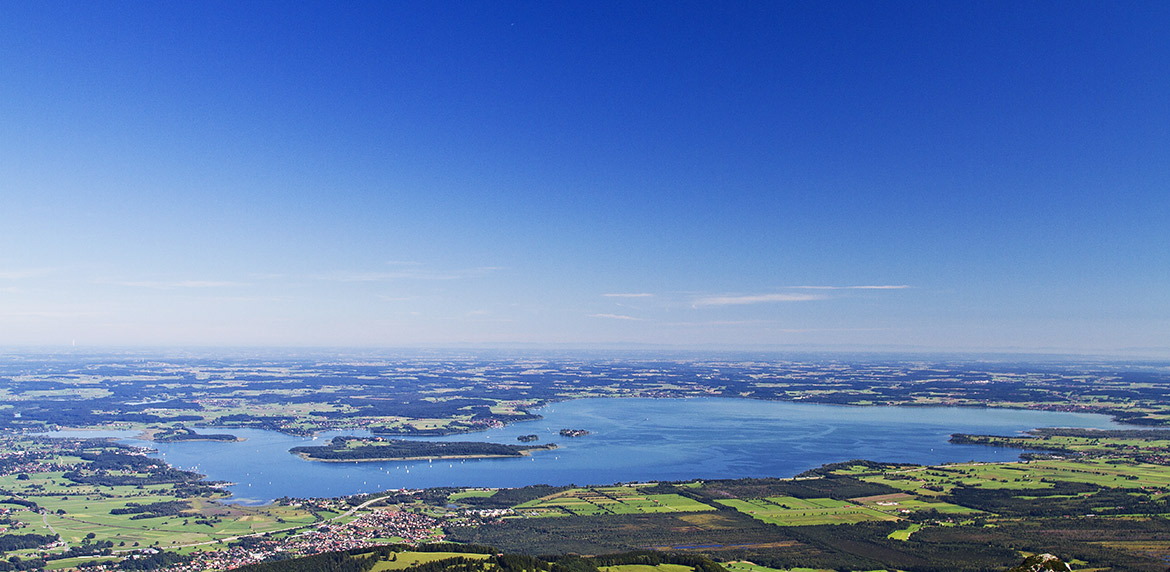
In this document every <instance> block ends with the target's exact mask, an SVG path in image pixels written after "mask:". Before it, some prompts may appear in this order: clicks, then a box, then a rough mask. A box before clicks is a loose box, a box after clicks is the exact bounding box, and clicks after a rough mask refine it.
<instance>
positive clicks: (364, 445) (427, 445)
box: [289, 436, 556, 463]
mask: <svg viewBox="0 0 1170 572" xmlns="http://www.w3.org/2000/svg"><path fill="white" fill-rule="evenodd" d="M555 448H556V445H554V444H552V443H550V444H547V445H504V444H502V443H481V442H478V441H452V442H442V441H407V440H405V439H387V438H385V437H365V438H363V437H344V436H341V437H334V438H333V440H332V441H330V442H329V444H328V445H322V446H316V447H293V448H292V449H289V452H290V453H294V454H296V455H299V456H300V457H301V458H303V459H306V460H309V461H325V462H334V463H339V462H357V461H363V462H369V461H418V460H423V459H493V458H501V457H523V456H526V455H528V454H529V453H530V452H531V451H536V450H543V449H555Z"/></svg>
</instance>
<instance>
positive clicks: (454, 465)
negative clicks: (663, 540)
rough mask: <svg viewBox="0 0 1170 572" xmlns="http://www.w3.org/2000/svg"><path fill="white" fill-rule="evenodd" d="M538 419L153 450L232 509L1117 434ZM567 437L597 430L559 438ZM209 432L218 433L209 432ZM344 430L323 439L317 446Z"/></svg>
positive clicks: (841, 409) (799, 466) (639, 408)
mask: <svg viewBox="0 0 1170 572" xmlns="http://www.w3.org/2000/svg"><path fill="white" fill-rule="evenodd" d="M535 412H536V413H539V414H541V415H543V416H544V419H541V420H537V421H530V422H524V423H517V424H513V425H509V426H507V427H503V428H500V429H492V430H489V431H484V432H482V433H472V434H464V435H455V436H451V437H443V438H434V439H428V440H445V441H452V440H454V441H492V442H499V443H509V444H515V443H517V441H516V437H517V436H519V435H524V434H532V433H535V434H537V435H539V436H540V442H541V443H549V442H555V443H557V444H558V445H560V448H558V449H556V450H552V451H538V452H536V453H534V454H533V455H532V456H531V457H525V458H520V459H484V460H467V461H458V460H456V461H446V460H444V461H439V460H435V461H434V462H428V461H413V462H402V461H399V462H375V463H322V462H313V461H306V460H303V459H301V458H300V457H297V456H296V455H293V454H290V453H289V452H288V450H289V448H291V447H295V446H297V445H304V444H306V443H310V442H311V441H312V439H310V438H302V437H292V436H289V435H284V434H281V433H275V432H271V431H260V430H241V429H233V430H231V433H233V434H236V435H238V436H240V437H243V438H244V439H246V440H245V441H243V442H238V443H216V442H192V443H152V442H147V441H138V440H135V439H123V442H125V443H128V444H133V445H141V446H147V447H153V448H155V449H157V450H158V451H159V455H160V456H161V457H162V458H164V459H166V461H167V462H168V463H170V464H172V465H175V466H178V467H182V468H186V469H195V470H197V471H199V472H200V473H203V474H206V475H207V476H208V478H209V479H214V480H223V481H230V482H233V483H237V484H236V485H234V486H232V487H231V489H230V490H231V491H232V494H233V495H234V496H233V498H232V502H238V503H244V504H254V503H263V502H267V501H269V500H271V499H274V498H277V497H281V496H292V497H331V496H342V495H350V494H354V493H360V492H375V491H381V490H386V489H397V488H404V487H405V488H423V487H436V486H485V487H518V486H524V485H531V484H538V483H545V484H552V485H564V484H581V485H583V484H608V483H615V482H631V481H648V480H685V479H696V478H698V479H721V478H739V477H789V476H792V475H795V474H797V473H800V472H802V471H805V470H807V469H811V468H814V467H818V466H820V465H823V464H825V463H832V462H837V461H844V460H849V459H857V458H864V459H871V460H880V461H902V462H911V463H921V464H933V463H943V462H952V461H969V460H976V461H1010V460H1015V459H1017V458H1018V456H1019V453H1020V451H1018V450H1012V449H999V448H993V447H985V446H977V445H952V444H950V443H948V442H947V439H948V438H949V436H950V434H951V433H984V434H1012V433H1015V432H1018V431H1024V430H1028V429H1032V428H1036V427H1093V428H1100V429H1108V428H1117V427H1123V426H1122V425H1119V424H1116V423H1113V422H1112V421H1110V420H1109V418H1107V417H1105V416H1102V415H1090V414H1081V413H1061V412H1048V411H1024V410H1010V409H974V408H951V407H847V406H834V405H815V404H803V403H783V402H774V401H756V400H745V399H726V398H697V399H579V400H574V401H568V402H563V403H556V404H552V405H549V406H547V407H544V408H541V409H539V410H536V411H535ZM563 428H573V429H587V430H589V431H591V432H592V434H590V435H588V436H585V437H578V438H567V437H561V436H560V435H558V434H557V433H558V431H559V430H560V429H563ZM216 431H219V432H223V430H219V429H217V430H216ZM338 434H346V435H354V434H357V435H362V434H363V433H362V432H352V431H350V432H341V433H328V434H323V435H321V436H320V437H319V438H318V440H317V443H322V442H323V441H324V440H326V439H328V438H330V437H332V436H333V435H338Z"/></svg>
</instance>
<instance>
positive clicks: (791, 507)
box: [718, 497, 897, 526]
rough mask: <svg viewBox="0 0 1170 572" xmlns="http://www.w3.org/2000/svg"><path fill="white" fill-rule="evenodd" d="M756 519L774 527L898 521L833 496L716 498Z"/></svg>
mask: <svg viewBox="0 0 1170 572" xmlns="http://www.w3.org/2000/svg"><path fill="white" fill-rule="evenodd" d="M718 502H719V503H720V504H722V505H724V506H729V507H731V508H734V509H735V510H738V511H739V512H742V513H744V514H747V515H750V516H751V517H752V518H756V519H759V520H762V521H764V522H767V523H769V524H775V525H777V526H810V525H815V524H844V523H854V522H864V521H867V520H897V517H896V516H892V515H890V514H886V513H884V512H881V511H877V510H874V509H871V508H868V507H865V506H862V505H859V504H854V503H851V502H846V501H839V500H835V499H828V498H820V499H798V498H794V497H768V498H763V499H727V500H720V501H718Z"/></svg>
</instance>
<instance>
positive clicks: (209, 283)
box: [111, 280, 244, 290]
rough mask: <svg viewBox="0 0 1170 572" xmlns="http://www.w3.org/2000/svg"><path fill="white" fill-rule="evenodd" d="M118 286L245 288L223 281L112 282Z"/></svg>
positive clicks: (238, 284)
mask: <svg viewBox="0 0 1170 572" xmlns="http://www.w3.org/2000/svg"><path fill="white" fill-rule="evenodd" d="M111 283H112V284H117V285H118V286H129V287H131V288H151V289H155V290H178V289H181V288H227V287H230V286H243V285H244V284H243V283H241V282H227V281H222V280H171V281H167V280H131V281H119V282H111Z"/></svg>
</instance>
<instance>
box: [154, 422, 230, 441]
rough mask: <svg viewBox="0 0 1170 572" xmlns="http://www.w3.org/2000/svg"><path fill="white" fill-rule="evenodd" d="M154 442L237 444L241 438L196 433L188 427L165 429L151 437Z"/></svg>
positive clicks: (228, 435) (225, 434) (224, 434)
mask: <svg viewBox="0 0 1170 572" xmlns="http://www.w3.org/2000/svg"><path fill="white" fill-rule="evenodd" d="M150 439H151V440H152V441H158V442H159V443H175V442H178V441H223V442H235V441H240V440H241V439H240V438H239V437H236V436H235V435H231V434H229V433H206V434H204V433H196V432H195V430H194V429H188V428H186V427H182V426H180V427H175V428H173V429H171V428H168V429H163V430H162V431H159V432H157V433H153V434H151V435H150Z"/></svg>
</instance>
